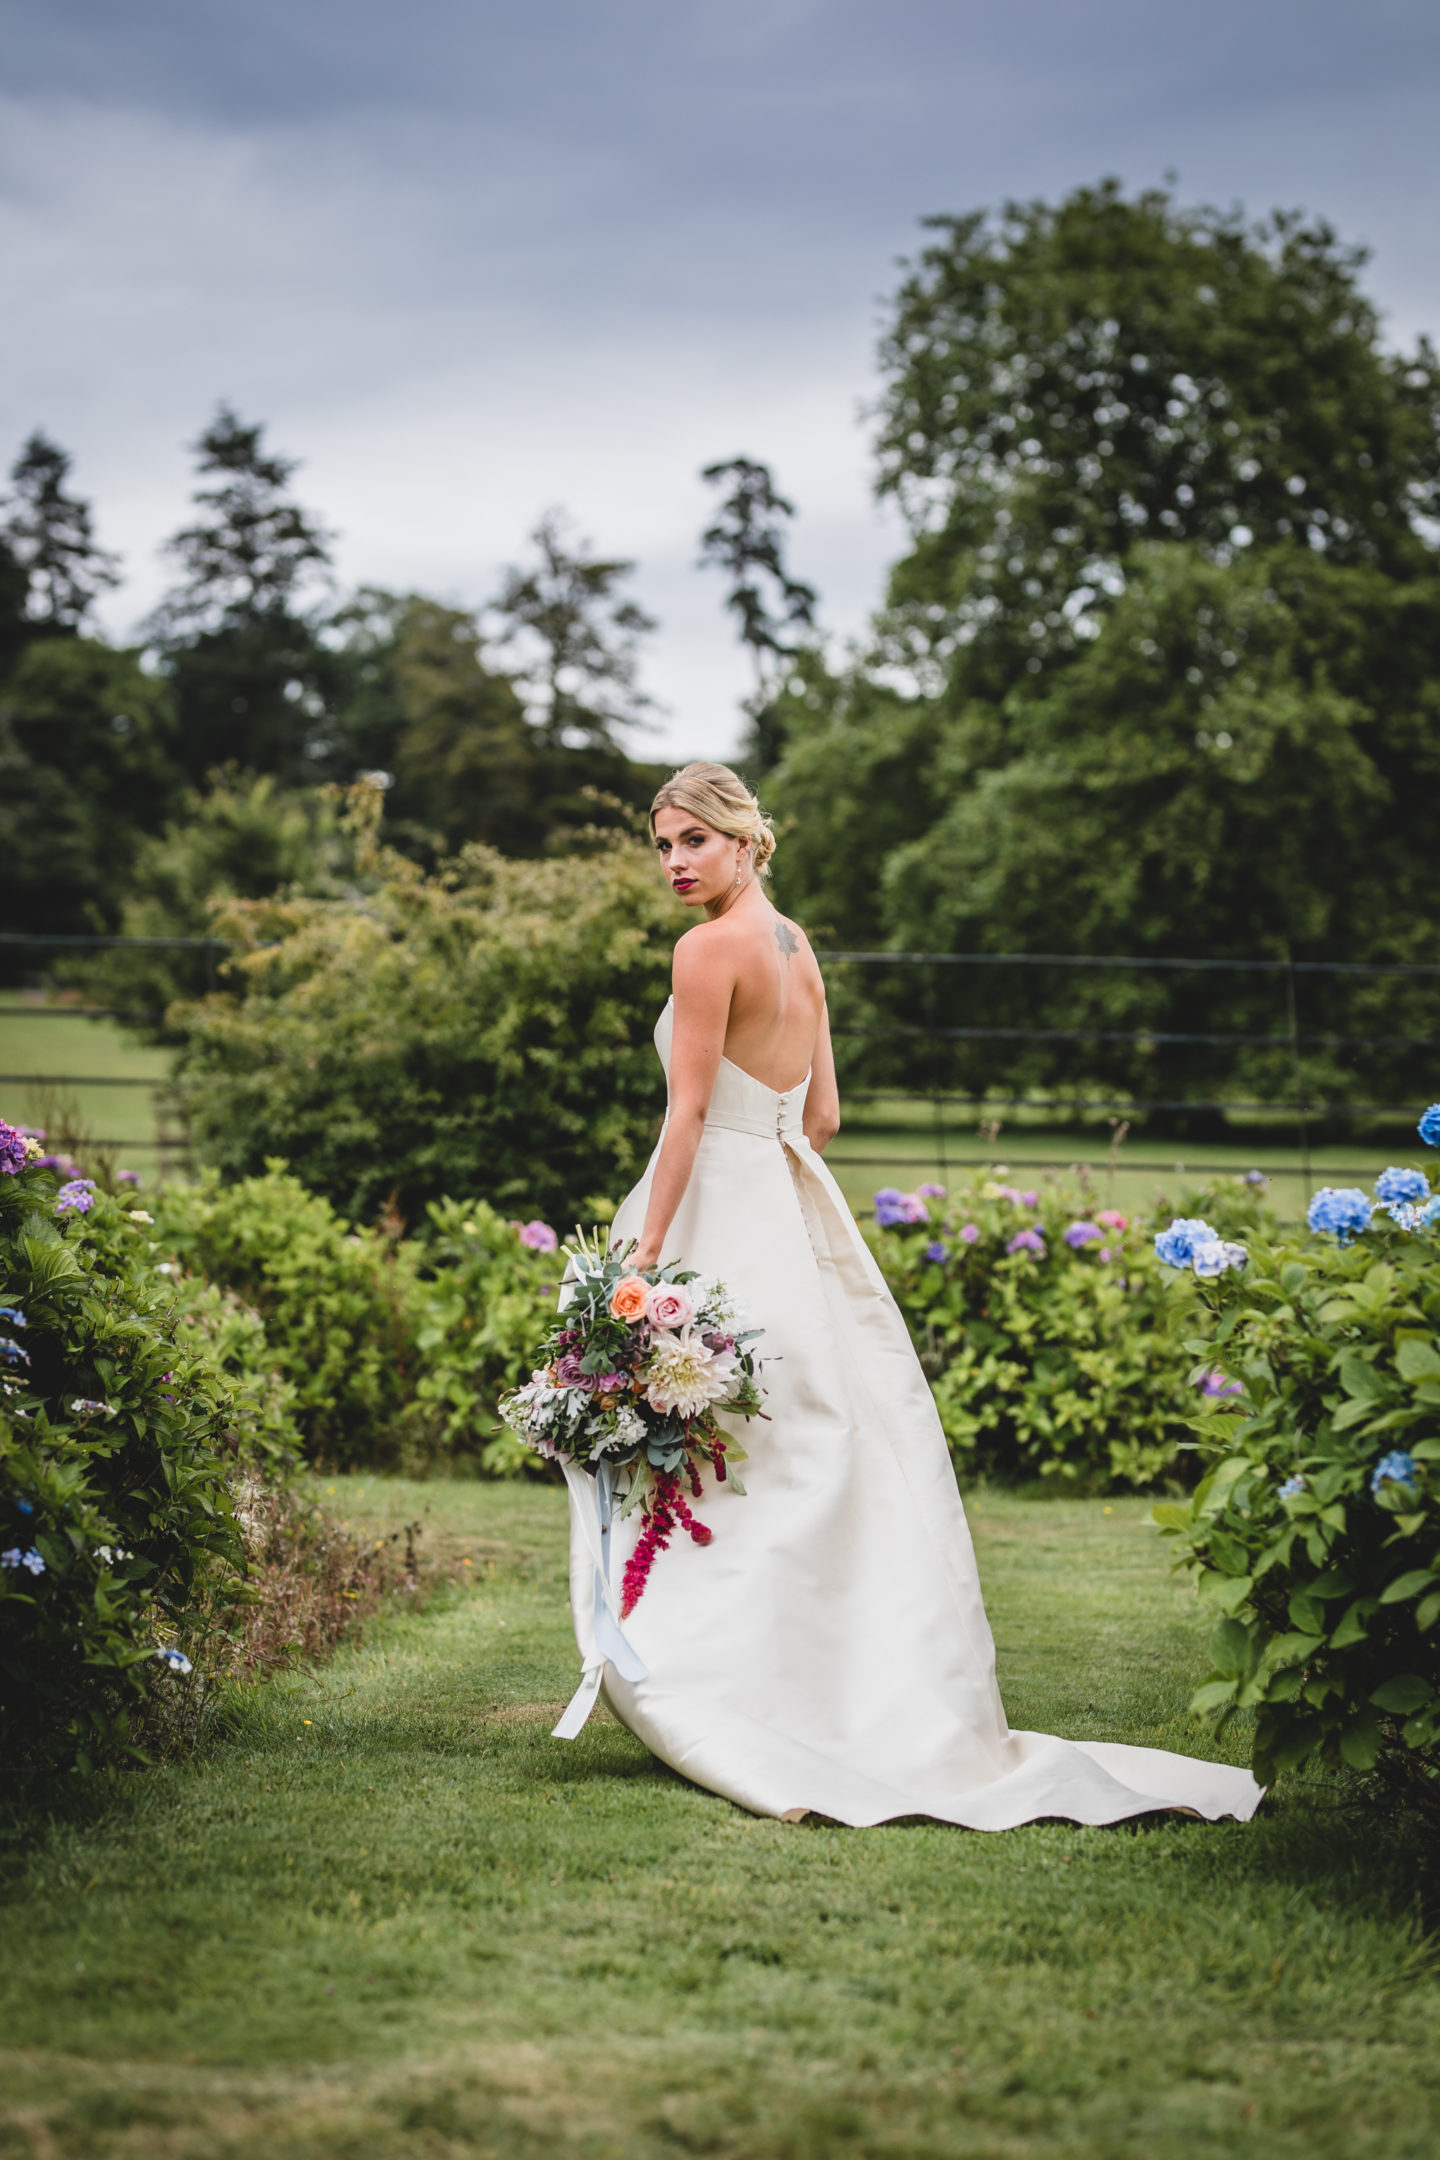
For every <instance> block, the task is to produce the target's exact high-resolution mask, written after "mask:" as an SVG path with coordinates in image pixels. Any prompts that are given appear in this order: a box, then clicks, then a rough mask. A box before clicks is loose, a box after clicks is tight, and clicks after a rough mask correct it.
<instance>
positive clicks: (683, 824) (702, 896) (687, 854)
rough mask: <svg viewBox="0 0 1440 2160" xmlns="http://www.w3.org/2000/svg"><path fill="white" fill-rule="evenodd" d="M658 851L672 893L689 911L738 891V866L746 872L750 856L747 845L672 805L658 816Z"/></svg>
mask: <svg viewBox="0 0 1440 2160" xmlns="http://www.w3.org/2000/svg"><path fill="white" fill-rule="evenodd" d="M655 847H656V851H657V853H658V854H659V857H660V864H661V868H662V869H663V870H664V872H665V875H666V877H667V878H668V879H669V880H670V889H671V891H672V892H673V893H674V894H675V896H676V898H677V899H679V900H683V901H684V903H685V905H686V907H704V906H705V905H706V904H707V902H711V903H713V902H714V901H716V900H724V899H725V898H726V897H727V896H728V895H729V894H730V893H731V892H733V891H734V889H735V870H736V865H737V862H738V864H739V865H740V867H741V868H742V869H743V867H744V864H745V861H746V858H747V857H748V855H749V853H750V848H749V843H748V842H747V841H743V840H732V839H730V838H729V836H728V835H727V834H725V833H720V832H716V830H715V828H714V826H713V825H707V824H705V823H704V821H703V820H702V819H700V818H697V817H693V816H692V815H691V813H690V812H689V811H688V810H677V809H675V808H674V807H673V805H671V804H669V803H667V804H666V805H665V807H664V809H663V810H657V811H656V813H655Z"/></svg>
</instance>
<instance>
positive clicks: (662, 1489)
mask: <svg viewBox="0 0 1440 2160" xmlns="http://www.w3.org/2000/svg"><path fill="white" fill-rule="evenodd" d="M692 1475H693V1471H692ZM677 1523H678V1524H680V1525H681V1527H682V1528H684V1529H686V1530H688V1531H689V1533H690V1535H691V1537H692V1538H693V1539H694V1540H695V1543H696V1544H697V1545H708V1544H709V1543H710V1540H711V1538H712V1537H713V1536H714V1534H715V1533H714V1531H713V1530H711V1529H710V1527H709V1525H708V1524H707V1523H702V1522H697V1521H696V1520H695V1517H694V1516H693V1515H692V1514H691V1512H690V1503H689V1501H688V1500H687V1499H686V1498H685V1495H684V1494H683V1493H682V1492H681V1490H680V1480H679V1479H678V1478H677V1477H674V1476H673V1475H672V1474H671V1472H670V1471H668V1470H657V1471H656V1473H655V1487H654V1493H653V1496H652V1497H651V1499H650V1500H649V1502H648V1503H647V1505H646V1508H645V1518H644V1527H643V1528H642V1530H641V1532H640V1535H639V1537H638V1538H637V1539H636V1540H635V1550H634V1552H632V1553H631V1555H630V1558H629V1559H628V1560H627V1561H626V1563H625V1578H624V1581H623V1582H622V1583H621V1585H620V1617H621V1619H622V1620H628V1619H629V1617H630V1615H631V1613H632V1612H634V1610H635V1607H636V1606H637V1605H638V1604H639V1602H640V1593H641V1591H642V1590H643V1589H644V1588H645V1585H646V1583H647V1582H648V1581H649V1580H650V1570H651V1568H652V1567H653V1566H654V1564H655V1555H656V1553H658V1552H664V1550H665V1548H666V1546H667V1545H668V1544H669V1543H670V1539H671V1537H672V1535H673V1534H674V1531H675V1526H676V1524H677Z"/></svg>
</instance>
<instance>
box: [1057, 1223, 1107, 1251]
mask: <svg viewBox="0 0 1440 2160" xmlns="http://www.w3.org/2000/svg"><path fill="white" fill-rule="evenodd" d="M1104 1235H1105V1233H1104V1231H1103V1230H1102V1229H1101V1228H1100V1225H1099V1223H1093V1222H1072V1223H1069V1224H1067V1225H1066V1229H1065V1243H1066V1244H1067V1245H1068V1246H1069V1247H1070V1248H1071V1250H1072V1251H1073V1252H1079V1250H1080V1248H1081V1247H1082V1245H1094V1244H1095V1243H1097V1241H1098V1240H1099V1239H1101V1238H1103V1237H1104Z"/></svg>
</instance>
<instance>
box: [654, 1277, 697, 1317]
mask: <svg viewBox="0 0 1440 2160" xmlns="http://www.w3.org/2000/svg"><path fill="white" fill-rule="evenodd" d="M646 1317H647V1318H648V1320H649V1322H650V1325H651V1326H652V1327H663V1328H682V1327H688V1326H689V1325H690V1322H691V1321H692V1320H693V1319H694V1317H695V1307H694V1305H693V1304H692V1303H691V1301H690V1299H689V1297H688V1296H687V1295H686V1293H685V1292H684V1291H683V1290H682V1289H681V1287H680V1285H679V1284H678V1283H669V1282H662V1283H656V1285H655V1287H654V1288H653V1289H652V1291H651V1292H650V1299H649V1303H648V1305H647V1307H646Z"/></svg>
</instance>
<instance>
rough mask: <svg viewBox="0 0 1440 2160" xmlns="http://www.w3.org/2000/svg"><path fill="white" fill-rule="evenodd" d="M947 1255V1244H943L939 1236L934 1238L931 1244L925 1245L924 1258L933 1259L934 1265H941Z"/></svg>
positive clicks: (948, 1255)
mask: <svg viewBox="0 0 1440 2160" xmlns="http://www.w3.org/2000/svg"><path fill="white" fill-rule="evenodd" d="M949 1257H950V1248H949V1246H948V1245H946V1244H944V1243H943V1242H942V1240H941V1239H939V1238H936V1240H935V1242H934V1243H933V1244H932V1245H927V1246H926V1247H925V1258H926V1259H927V1260H933V1261H934V1263H935V1265H936V1267H943V1266H944V1264H945V1262H946V1261H947V1260H948V1259H949Z"/></svg>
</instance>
